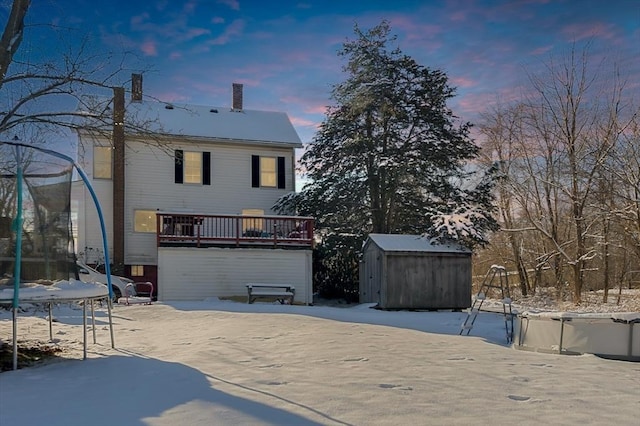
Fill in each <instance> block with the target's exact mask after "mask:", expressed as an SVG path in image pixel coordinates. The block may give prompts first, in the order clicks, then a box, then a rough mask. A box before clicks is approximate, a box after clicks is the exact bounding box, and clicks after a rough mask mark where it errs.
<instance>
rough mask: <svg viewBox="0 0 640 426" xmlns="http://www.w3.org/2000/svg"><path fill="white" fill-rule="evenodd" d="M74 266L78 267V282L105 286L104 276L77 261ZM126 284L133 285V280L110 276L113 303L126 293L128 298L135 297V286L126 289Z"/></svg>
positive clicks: (105, 277)
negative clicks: (96, 283)
mask: <svg viewBox="0 0 640 426" xmlns="http://www.w3.org/2000/svg"><path fill="white" fill-rule="evenodd" d="M76 265H78V276H79V277H80V281H82V282H85V283H89V282H98V283H102V284H104V285H107V276H106V275H105V274H103V273H101V272H98V271H96V270H95V269H93V268H92V267H90V266H87V265H85V264H84V263H82V262H80V261H79V260H78V261H76ZM127 284H133V280H130V279H129V278H125V277H119V276H117V275H111V288H112V289H113V300H114V302H117V301H118V298H120V297H122V296H124V295H126V294H127V293H128V294H129V296H135V295H136V290H135V286H133V285H131V286H129V287H127Z"/></svg>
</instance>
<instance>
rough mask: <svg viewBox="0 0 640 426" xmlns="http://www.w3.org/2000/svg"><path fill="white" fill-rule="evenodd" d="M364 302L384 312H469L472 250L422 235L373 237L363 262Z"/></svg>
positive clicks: (361, 277) (374, 235)
mask: <svg viewBox="0 0 640 426" xmlns="http://www.w3.org/2000/svg"><path fill="white" fill-rule="evenodd" d="M360 302H361V303H377V304H378V307H380V308H382V309H466V308H468V307H470V306H471V250H469V249H467V248H465V247H463V246H461V245H459V244H457V243H450V244H438V243H432V242H431V241H430V240H429V239H427V238H424V237H422V236H420V235H394V234H370V235H369V237H368V238H367V240H366V241H365V243H364V246H363V256H362V261H361V263H360Z"/></svg>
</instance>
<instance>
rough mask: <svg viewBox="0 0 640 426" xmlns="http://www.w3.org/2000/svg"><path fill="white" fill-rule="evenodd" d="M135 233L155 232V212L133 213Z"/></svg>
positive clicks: (140, 211) (142, 211) (137, 211)
mask: <svg viewBox="0 0 640 426" xmlns="http://www.w3.org/2000/svg"><path fill="white" fill-rule="evenodd" d="M133 223H134V225H133V230H134V231H135V232H153V233H155V232H156V212H155V211H153V210H136V211H135V212H134V222H133Z"/></svg>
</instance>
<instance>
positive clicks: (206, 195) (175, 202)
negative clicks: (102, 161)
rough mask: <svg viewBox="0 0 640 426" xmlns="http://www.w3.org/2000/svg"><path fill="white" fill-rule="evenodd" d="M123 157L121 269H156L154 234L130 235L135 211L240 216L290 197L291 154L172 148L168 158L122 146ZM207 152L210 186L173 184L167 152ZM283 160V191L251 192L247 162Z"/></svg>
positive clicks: (145, 148) (247, 148)
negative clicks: (270, 158)
mask: <svg viewBox="0 0 640 426" xmlns="http://www.w3.org/2000/svg"><path fill="white" fill-rule="evenodd" d="M127 146H128V149H127V152H126V156H125V157H126V169H125V170H126V176H125V181H126V196H125V212H126V213H125V239H126V245H125V247H126V248H125V250H126V252H125V263H127V264H157V252H156V239H155V234H149V233H137V232H133V225H134V221H133V219H134V212H135V210H154V211H167V212H176V211H178V212H185V213H203V214H240V213H242V210H243V209H261V210H264V212H265V214H274V212H273V211H272V210H271V207H272V206H273V204H274V203H275V201H276V200H277V199H278V197H280V196H281V195H284V194H286V193H288V192H291V191H293V185H294V182H293V175H294V173H293V170H292V169H291V168H292V164H293V150H292V149H290V148H268V147H261V146H237V145H233V144H232V143H228V144H224V143H221V144H197V145H196V144H187V143H183V144H178V143H175V144H172V146H171V150H170V152H169V153H167V152H166V151H161V150H160V149H158V148H153V147H150V146H148V145H143V144H140V143H131V142H128V145H127ZM175 149H183V150H185V151H197V152H205V151H206V152H210V153H211V185H195V184H176V183H175V181H174V178H175V176H174V170H175V169H174V157H173V154H172V153H173V150H175ZM252 155H262V156H283V157H285V167H286V168H287V169H286V170H285V176H286V178H287V181H286V188H285V189H277V188H252V187H251V156H252Z"/></svg>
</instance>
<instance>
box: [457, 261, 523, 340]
mask: <svg viewBox="0 0 640 426" xmlns="http://www.w3.org/2000/svg"><path fill="white" fill-rule="evenodd" d="M496 277H497V280H496ZM494 281H497V282H496V283H494ZM491 289H497V290H500V297H501V302H502V313H503V315H504V328H505V331H506V338H507V343H512V342H513V313H512V311H511V295H510V293H509V280H508V279H507V273H506V270H505V268H504V266H499V265H492V266H491V268H489V271H488V272H487V275H485V277H484V280H483V281H482V285H481V286H480V290H479V291H478V294H477V295H476V297H475V299H474V300H473V304H472V305H471V308H469V310H468V311H467V317H466V318H465V320H464V322H463V323H462V326H461V328H460V335H461V336H462V333H464V332H465V331H466V332H467V334H466V336H468V335H469V333H470V332H471V329H472V328H473V324H474V323H475V321H476V317H477V316H478V313H479V312H480V308H482V304H483V303H484V301H485V299H486V297H487V294H488V293H489V291H491Z"/></svg>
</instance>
